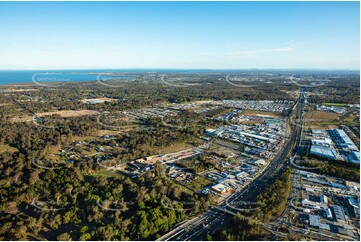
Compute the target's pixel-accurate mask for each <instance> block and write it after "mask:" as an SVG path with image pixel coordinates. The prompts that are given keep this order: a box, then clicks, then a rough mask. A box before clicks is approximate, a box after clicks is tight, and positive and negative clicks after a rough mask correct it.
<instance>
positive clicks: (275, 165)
mask: <svg viewBox="0 0 361 242" xmlns="http://www.w3.org/2000/svg"><path fill="white" fill-rule="evenodd" d="M304 98H305V97H304V91H303V90H302V89H301V91H300V94H299V97H298V99H297V102H296V104H295V106H294V112H293V117H289V118H291V119H292V118H293V120H294V122H291V123H292V124H291V133H290V135H289V137H286V140H285V144H284V146H283V147H282V148H281V150H280V151H279V152H278V154H277V155H276V156H275V157H274V158H273V159H272V160H271V161H270V163H269V165H268V166H267V168H265V169H264V170H263V171H262V173H261V174H260V175H259V176H257V177H256V178H255V179H253V180H252V181H251V182H250V183H249V184H247V185H246V186H245V187H244V188H243V189H242V190H240V191H239V192H237V193H235V194H233V195H232V196H231V197H230V198H229V199H227V201H225V202H224V203H223V204H221V205H220V206H219V208H221V209H220V210H224V211H227V210H228V211H230V213H226V212H221V211H220V210H219V209H214V208H211V209H210V210H208V211H207V212H205V213H203V214H201V215H199V216H197V217H195V218H193V219H192V220H190V221H188V222H186V223H184V224H182V225H181V226H179V227H177V228H175V229H174V230H172V231H170V232H169V233H167V234H165V235H164V236H162V237H160V238H159V239H158V240H204V239H205V238H206V237H207V235H208V234H210V233H211V232H213V231H214V230H215V229H217V228H219V227H221V226H222V225H223V224H224V223H226V222H227V221H230V220H231V219H232V215H231V214H232V213H236V212H237V210H235V209H234V206H235V205H234V204H244V202H252V201H253V200H254V199H255V198H256V197H257V195H259V194H260V193H261V192H262V191H264V189H265V188H266V187H267V186H268V185H269V184H271V183H272V182H273V181H274V180H275V179H277V178H278V177H279V176H280V175H281V174H282V173H283V172H284V171H285V170H286V169H287V167H288V165H289V164H288V163H289V162H288V159H289V157H291V156H293V155H295V154H296V152H297V148H298V145H299V144H300V141H301V139H300V137H301V134H302V116H303V113H302V111H303V105H304ZM229 202H230V203H232V206H228V203H229ZM232 207H233V208H232Z"/></svg>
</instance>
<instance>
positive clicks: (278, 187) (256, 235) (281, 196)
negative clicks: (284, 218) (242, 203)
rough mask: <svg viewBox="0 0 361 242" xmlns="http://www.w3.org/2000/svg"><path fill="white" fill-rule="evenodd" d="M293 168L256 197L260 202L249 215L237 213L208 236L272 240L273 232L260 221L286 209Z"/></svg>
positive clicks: (279, 213)
mask: <svg viewBox="0 0 361 242" xmlns="http://www.w3.org/2000/svg"><path fill="white" fill-rule="evenodd" d="M291 174H292V169H288V170H287V171H285V172H284V173H283V174H282V175H281V176H280V177H279V178H278V179H277V180H276V181H275V182H273V183H272V184H271V185H270V186H269V187H268V188H267V189H265V190H264V192H262V193H261V194H260V195H258V197H257V198H256V199H255V201H254V202H255V203H256V204H259V206H257V208H256V209H255V210H253V211H252V212H248V213H247V217H244V216H242V215H241V214H239V213H238V214H237V215H236V216H234V217H233V219H232V221H230V222H229V223H227V224H226V225H225V226H223V227H222V228H220V229H219V230H216V231H215V232H214V233H213V234H212V235H209V236H208V238H207V239H208V240H217V241H219V240H227V241H239V240H270V239H271V237H270V236H271V233H270V232H268V231H267V230H265V229H263V228H262V226H261V223H260V222H270V221H272V220H274V219H277V218H278V217H279V216H280V215H281V214H282V212H283V211H284V210H285V208H286V205H287V202H288V198H289V196H290V193H291V186H292V184H291Z"/></svg>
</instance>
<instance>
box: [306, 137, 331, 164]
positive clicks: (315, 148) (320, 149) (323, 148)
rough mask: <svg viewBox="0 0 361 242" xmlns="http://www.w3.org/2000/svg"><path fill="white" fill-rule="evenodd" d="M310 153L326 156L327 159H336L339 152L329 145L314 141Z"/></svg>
mask: <svg viewBox="0 0 361 242" xmlns="http://www.w3.org/2000/svg"><path fill="white" fill-rule="evenodd" d="M310 154H312V155H317V156H321V157H325V158H327V159H331V160H336V158H337V152H336V151H335V150H334V149H332V148H331V147H330V146H327V145H319V143H317V142H313V141H312V145H311V149H310Z"/></svg>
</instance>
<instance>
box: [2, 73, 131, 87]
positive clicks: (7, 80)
mask: <svg viewBox="0 0 361 242" xmlns="http://www.w3.org/2000/svg"><path fill="white" fill-rule="evenodd" d="M105 72H110V71H109V70H53V71H52V70H46V71H40V70H32V71H0V85H6V84H17V83H19V84H20V83H34V82H39V83H41V82H42V83H45V82H79V81H96V80H97V78H98V76H99V74H100V73H105ZM118 78H122V79H128V78H130V76H126V75H125V76H119V77H118Z"/></svg>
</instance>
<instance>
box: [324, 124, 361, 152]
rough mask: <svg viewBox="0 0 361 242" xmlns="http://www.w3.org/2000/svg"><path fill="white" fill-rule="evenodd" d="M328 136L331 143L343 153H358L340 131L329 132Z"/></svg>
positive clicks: (343, 132)
mask: <svg viewBox="0 0 361 242" xmlns="http://www.w3.org/2000/svg"><path fill="white" fill-rule="evenodd" d="M329 134H330V136H331V138H332V140H333V142H334V143H335V144H336V145H337V146H338V147H340V148H341V149H343V150H344V151H358V148H357V146H356V145H355V144H354V143H353V142H352V140H351V139H350V137H348V135H347V134H346V133H345V131H343V130H342V129H334V130H330V131H329Z"/></svg>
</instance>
